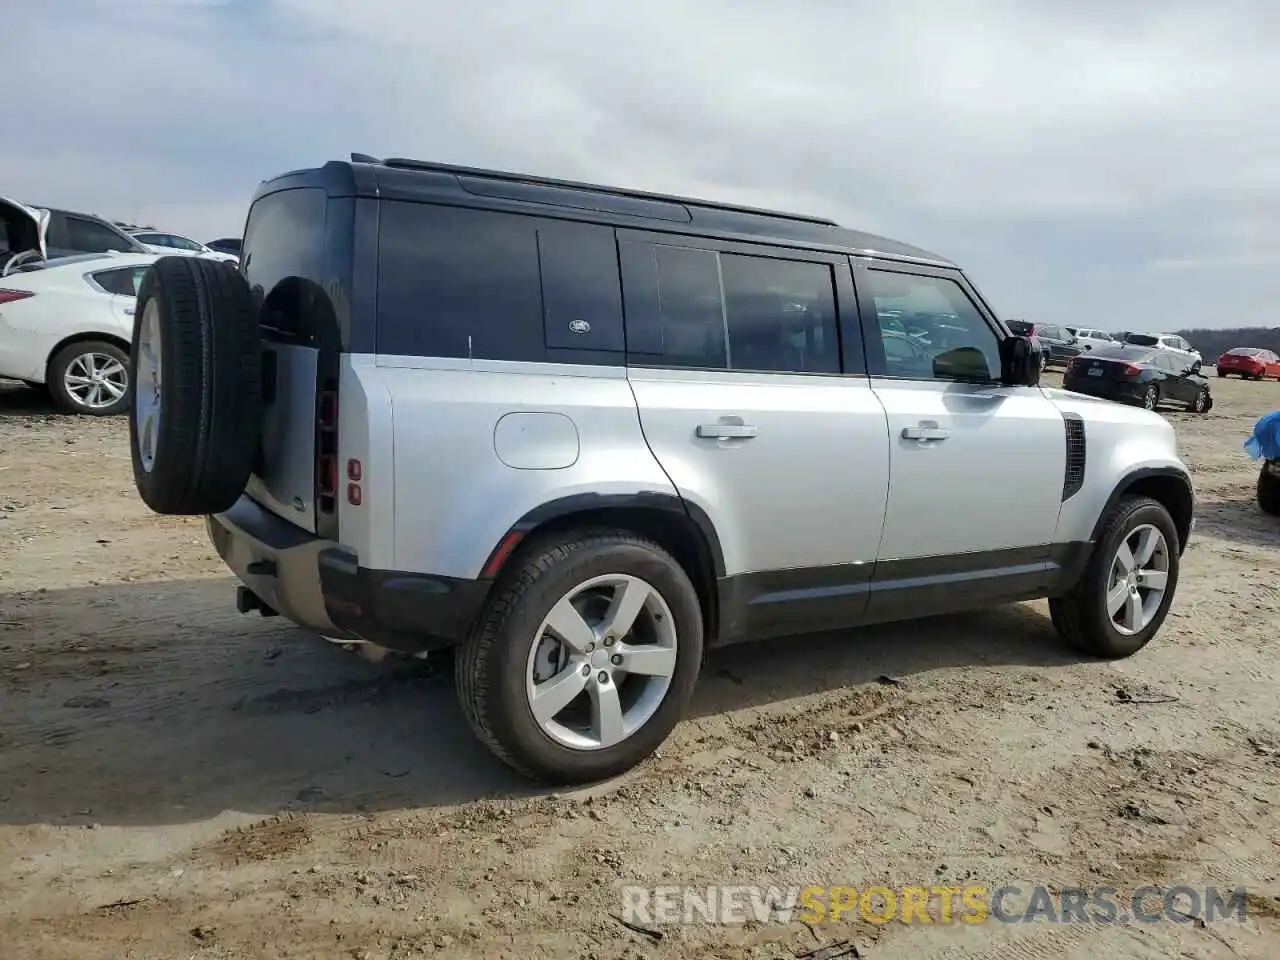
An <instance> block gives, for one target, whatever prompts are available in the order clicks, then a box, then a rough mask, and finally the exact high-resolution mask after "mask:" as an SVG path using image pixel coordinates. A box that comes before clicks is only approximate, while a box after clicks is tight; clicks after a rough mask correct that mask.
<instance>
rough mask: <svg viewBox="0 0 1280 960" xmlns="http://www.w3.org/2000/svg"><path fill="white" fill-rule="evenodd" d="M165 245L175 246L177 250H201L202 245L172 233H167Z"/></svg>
mask: <svg viewBox="0 0 1280 960" xmlns="http://www.w3.org/2000/svg"><path fill="white" fill-rule="evenodd" d="M164 239H165V245H166V246H170V247H173V248H175V249H177V250H191V251H199V249H200V245H199V244H197V243H194V242H193V241H191V240H188V239H187V238H186V237H175V236H173V235H172V234H165V238H164Z"/></svg>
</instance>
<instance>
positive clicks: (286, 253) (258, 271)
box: [244, 187, 326, 334]
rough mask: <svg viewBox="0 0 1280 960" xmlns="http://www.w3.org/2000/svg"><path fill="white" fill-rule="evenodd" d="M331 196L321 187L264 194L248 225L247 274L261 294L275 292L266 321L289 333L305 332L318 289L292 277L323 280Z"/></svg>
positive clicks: (257, 203) (269, 324)
mask: <svg viewBox="0 0 1280 960" xmlns="http://www.w3.org/2000/svg"><path fill="white" fill-rule="evenodd" d="M325 203H326V198H325V194H324V191H323V190H321V189H319V188H317V187H308V188H305V189H298V190H282V191H280V192H279V193H270V194H267V195H266V196H264V197H260V198H259V199H258V200H257V202H255V203H254V205H253V207H252V208H250V210H249V221H248V223H247V224H246V225H245V249H246V250H247V251H248V256H247V257H246V258H245V260H244V275H245V279H246V280H247V281H248V282H249V286H250V287H251V288H252V289H253V292H254V293H255V294H256V295H257V296H258V297H267V296H268V295H271V294H275V295H274V296H273V297H272V299H271V302H270V303H269V304H268V305H267V306H266V309H265V310H264V312H263V314H262V324H263V325H264V326H266V327H269V328H271V329H275V330H279V331H281V332H283V333H289V334H303V333H305V332H306V331H305V330H304V324H305V319H304V318H305V316H306V315H307V312H308V310H309V309H310V307H311V305H312V304H313V302H314V299H315V291H314V290H313V289H312V288H311V287H309V286H307V285H305V284H298V283H290V284H288V285H287V286H283V287H282V286H281V284H282V283H283V282H284V281H287V280H291V279H302V280H311V281H313V282H316V283H318V282H319V281H320V279H321V276H322V269H323V261H324V220H325Z"/></svg>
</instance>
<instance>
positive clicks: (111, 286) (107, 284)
mask: <svg viewBox="0 0 1280 960" xmlns="http://www.w3.org/2000/svg"><path fill="white" fill-rule="evenodd" d="M146 271H147V268H146V267H116V268H115V269H114V270H99V271H98V272H97V273H95V274H93V279H94V281H95V282H96V283H97V284H98V286H100V287H101V288H102V289H103V290H105V291H107V293H114V294H118V295H120V296H122V297H135V296H137V295H138V288H139V287H140V286H142V275H143V274H144V273H146Z"/></svg>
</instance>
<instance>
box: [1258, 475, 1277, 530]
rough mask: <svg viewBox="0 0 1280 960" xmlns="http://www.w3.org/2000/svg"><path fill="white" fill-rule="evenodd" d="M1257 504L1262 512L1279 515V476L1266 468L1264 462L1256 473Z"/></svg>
mask: <svg viewBox="0 0 1280 960" xmlns="http://www.w3.org/2000/svg"><path fill="white" fill-rule="evenodd" d="M1258 506H1259V507H1261V508H1262V512H1263V513H1269V514H1271V516H1273V517H1280V477H1278V476H1276V475H1275V474H1274V473H1272V472H1271V471H1270V470H1268V469H1267V464H1265V463H1264V464H1263V465H1262V470H1261V471H1260V472H1259V473H1258Z"/></svg>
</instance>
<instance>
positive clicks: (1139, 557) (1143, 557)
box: [1133, 527, 1160, 567]
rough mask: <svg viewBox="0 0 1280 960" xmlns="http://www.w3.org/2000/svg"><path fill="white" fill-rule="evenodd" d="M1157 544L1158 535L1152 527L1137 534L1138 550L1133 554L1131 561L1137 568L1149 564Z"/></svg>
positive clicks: (1158, 541) (1158, 540)
mask: <svg viewBox="0 0 1280 960" xmlns="http://www.w3.org/2000/svg"><path fill="white" fill-rule="evenodd" d="M1159 543H1160V534H1159V533H1157V532H1156V530H1155V528H1154V527H1147V528H1146V529H1145V530H1143V531H1142V532H1141V533H1139V534H1138V550H1137V552H1136V553H1135V554H1133V559H1134V560H1135V561H1137V564H1138V566H1139V567H1145V566H1146V565H1147V564H1148V563H1150V562H1151V558H1152V557H1153V556H1155V552H1156V547H1157V546H1158V545H1159Z"/></svg>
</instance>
